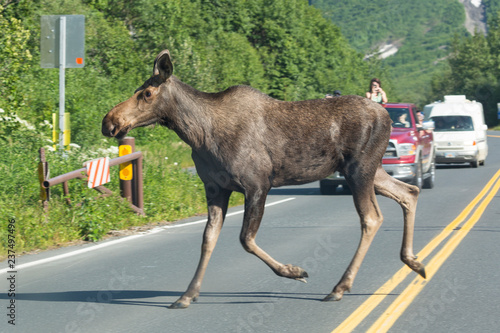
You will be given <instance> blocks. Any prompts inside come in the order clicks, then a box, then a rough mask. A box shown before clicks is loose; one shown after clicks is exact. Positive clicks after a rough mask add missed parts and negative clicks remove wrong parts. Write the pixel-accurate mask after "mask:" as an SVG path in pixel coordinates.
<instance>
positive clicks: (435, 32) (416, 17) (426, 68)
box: [310, 0, 500, 105]
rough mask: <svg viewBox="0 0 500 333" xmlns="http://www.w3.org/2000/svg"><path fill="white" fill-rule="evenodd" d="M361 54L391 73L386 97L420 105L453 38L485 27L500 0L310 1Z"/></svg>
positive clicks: (468, 34) (477, 31) (425, 99)
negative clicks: (377, 61) (377, 62)
mask: <svg viewBox="0 0 500 333" xmlns="http://www.w3.org/2000/svg"><path fill="white" fill-rule="evenodd" d="M310 2H311V4H312V5H313V6H315V7H316V8H318V9H320V10H321V11H322V13H323V15H324V16H325V17H326V18H329V19H330V20H332V21H333V22H334V23H335V24H336V25H338V26H339V27H340V29H341V31H342V34H343V35H344V36H345V37H346V38H347V40H349V42H350V44H351V45H352V46H353V47H354V48H355V49H356V50H358V51H359V52H362V53H364V54H365V55H366V56H365V58H370V57H379V58H381V59H382V60H381V61H382V63H383V64H384V65H385V66H386V68H387V70H388V71H389V74H390V77H391V82H389V84H391V86H393V92H394V94H393V96H389V99H390V101H394V102H398V101H406V102H414V103H417V104H419V105H423V104H425V103H427V102H428V100H427V98H428V97H427V96H428V95H429V92H430V81H431V78H432V77H433V76H434V75H436V74H437V73H439V72H440V71H442V70H443V69H445V68H446V66H447V61H446V59H447V58H448V55H449V53H450V45H451V43H452V41H453V39H454V38H461V37H465V36H470V35H471V34H475V33H480V34H484V33H486V32H487V24H486V22H487V20H488V19H489V18H490V17H491V16H493V15H494V14H496V12H497V10H498V9H500V0H483V1H481V0H458V1H457V0H419V1H405V0H390V1H387V0H350V1H339V0H312V1H310Z"/></svg>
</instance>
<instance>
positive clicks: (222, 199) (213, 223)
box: [169, 189, 231, 309]
mask: <svg viewBox="0 0 500 333" xmlns="http://www.w3.org/2000/svg"><path fill="white" fill-rule="evenodd" d="M216 193H217V195H215V194H213V193H212V194H209V193H208V191H207V202H208V222H207V224H206V226H205V232H204V233H203V244H202V246H201V256H200V262H199V264H198V268H197V269H196V273H195V274H194V277H193V279H192V280H191V283H190V284H189V287H188V289H187V290H186V292H184V294H183V295H182V296H181V297H180V298H179V299H178V300H177V301H175V303H173V304H172V305H170V306H169V308H170V309H184V308H187V307H188V306H189V305H190V304H191V301H193V302H194V301H196V299H197V298H198V296H199V294H200V288H201V282H202V281H203V276H204V275H205V271H206V269H207V265H208V261H209V260H210V256H211V255H212V252H213V250H214V248H215V244H216V243H217V239H218V237H219V234H220V231H221V229H222V224H223V223H224V218H225V216H226V212H227V206H228V202H229V197H230V196H231V191H227V190H224V189H217V191H216Z"/></svg>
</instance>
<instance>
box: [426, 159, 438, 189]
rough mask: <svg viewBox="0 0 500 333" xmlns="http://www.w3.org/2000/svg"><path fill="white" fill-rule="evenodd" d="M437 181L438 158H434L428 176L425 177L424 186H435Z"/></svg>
mask: <svg viewBox="0 0 500 333" xmlns="http://www.w3.org/2000/svg"><path fill="white" fill-rule="evenodd" d="M435 181H436V160H432V162H431V166H430V168H429V172H428V177H427V178H425V179H424V188H433V187H434V182H435Z"/></svg>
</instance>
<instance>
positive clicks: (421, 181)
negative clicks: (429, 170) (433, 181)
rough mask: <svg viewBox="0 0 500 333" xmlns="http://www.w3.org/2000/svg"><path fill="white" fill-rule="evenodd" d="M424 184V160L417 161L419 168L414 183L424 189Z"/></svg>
mask: <svg viewBox="0 0 500 333" xmlns="http://www.w3.org/2000/svg"><path fill="white" fill-rule="evenodd" d="M423 184H424V176H423V173H422V160H419V161H418V163H417V170H416V171H415V178H413V185H415V186H417V187H418V189H419V190H421V189H422V186H423Z"/></svg>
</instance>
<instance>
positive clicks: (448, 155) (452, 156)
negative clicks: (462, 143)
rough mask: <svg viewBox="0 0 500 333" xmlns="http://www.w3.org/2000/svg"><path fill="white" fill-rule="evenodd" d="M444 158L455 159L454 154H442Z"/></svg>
mask: <svg viewBox="0 0 500 333" xmlns="http://www.w3.org/2000/svg"><path fill="white" fill-rule="evenodd" d="M444 157H446V158H454V157H455V153H446V154H444Z"/></svg>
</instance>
